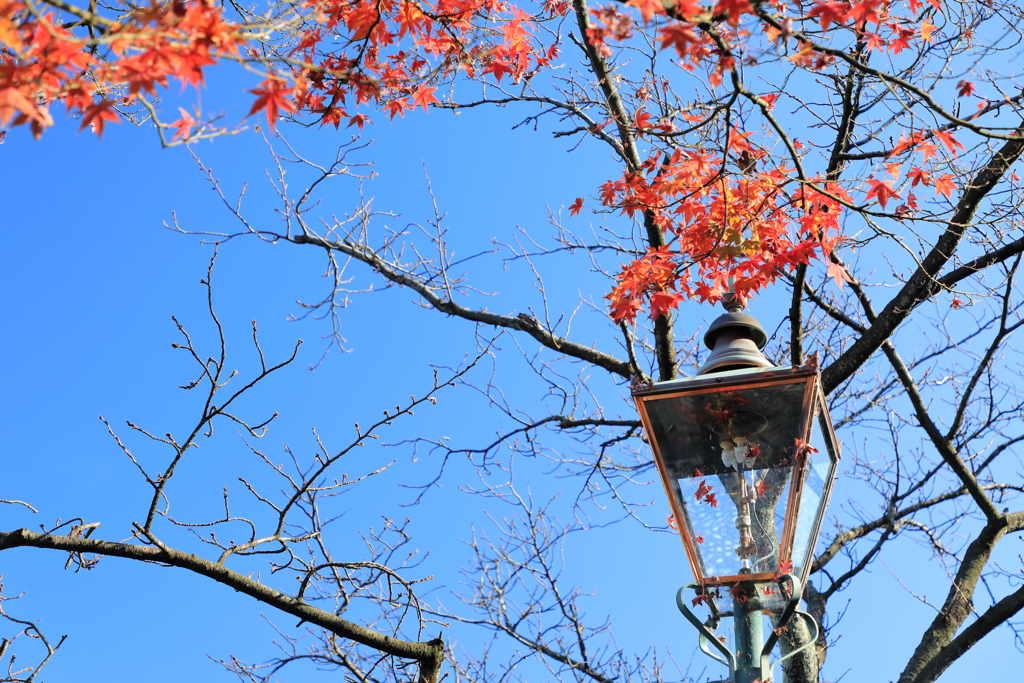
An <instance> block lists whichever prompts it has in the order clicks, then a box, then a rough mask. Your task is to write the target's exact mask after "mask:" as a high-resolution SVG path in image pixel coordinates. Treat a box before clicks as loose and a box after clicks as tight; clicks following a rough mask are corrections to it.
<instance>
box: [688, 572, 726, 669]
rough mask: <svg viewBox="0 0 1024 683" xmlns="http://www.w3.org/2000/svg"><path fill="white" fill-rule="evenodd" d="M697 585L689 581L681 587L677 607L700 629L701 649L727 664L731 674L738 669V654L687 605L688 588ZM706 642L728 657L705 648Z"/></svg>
mask: <svg viewBox="0 0 1024 683" xmlns="http://www.w3.org/2000/svg"><path fill="white" fill-rule="evenodd" d="M697 587H698V585H697V584H695V583H689V584H687V585H685V586H683V587H682V588H680V589H679V592H678V593H676V607H678V608H679V611H680V612H682V614H683V616H684V617H686V620H687V621H689V622H690V623H691V624H693V625H694V627H695V628H696V629H697V630H698V631H700V649H701V651H702V652H704V653H705V654H707V655H708V656H709V657H711V658H712V659H715V660H717V661H719V662H721V663H723V664H725V665H727V666H728V667H729V673H730V675H731V674H732V673H733V672H735V671H736V655H734V654H733V653H732V652H729V648H727V647H726V646H725V645H722V643H721V642H719V640H718V636H716V635H715V634H714V632H713V631H712V630H711V629H709V628H708V627H707V625H706V624H704V623H703V622H701V620H700V619H698V618H697V615H696V614H694V613H693V612H691V611H690V608H689V607H687V606H686V589H687V588H697ZM706 643H711V644H712V645H714V646H715V647H716V648H717V649H718V650H719V651H720V652H721V653H722V654H724V655H725V656H726V659H723V658H721V657H718V656H717V655H715V654H714V653H712V652H711V651H710V650H708V649H705V644H706Z"/></svg>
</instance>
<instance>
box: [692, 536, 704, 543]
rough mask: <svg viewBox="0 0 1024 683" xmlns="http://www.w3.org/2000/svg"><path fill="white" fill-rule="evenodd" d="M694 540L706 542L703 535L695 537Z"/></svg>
mask: <svg viewBox="0 0 1024 683" xmlns="http://www.w3.org/2000/svg"><path fill="white" fill-rule="evenodd" d="M693 540H695V541H697V543H703V542H704V537H703V536H698V537H697V538H695V539H693Z"/></svg>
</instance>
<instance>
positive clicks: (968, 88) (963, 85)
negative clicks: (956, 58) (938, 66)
mask: <svg viewBox="0 0 1024 683" xmlns="http://www.w3.org/2000/svg"><path fill="white" fill-rule="evenodd" d="M973 94H974V82H973V81H957V84H956V95H957V97H970V96H971V95H973Z"/></svg>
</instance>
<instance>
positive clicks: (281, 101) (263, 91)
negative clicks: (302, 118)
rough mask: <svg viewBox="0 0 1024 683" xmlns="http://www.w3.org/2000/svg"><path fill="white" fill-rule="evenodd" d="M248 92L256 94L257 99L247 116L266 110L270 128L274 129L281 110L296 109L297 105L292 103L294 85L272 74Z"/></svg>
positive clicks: (289, 110) (289, 111) (290, 110)
mask: <svg viewBox="0 0 1024 683" xmlns="http://www.w3.org/2000/svg"><path fill="white" fill-rule="evenodd" d="M247 92H250V93H252V94H253V95H256V101H255V102H253V105H252V109H250V110H249V113H248V114H246V116H252V115H253V114H255V113H256V112H258V111H260V110H263V111H264V112H266V115H267V124H268V125H269V126H270V130H274V126H275V125H276V124H277V117H278V116H279V114H280V112H288V113H291V112H294V111H295V105H294V104H293V103H292V86H290V85H288V83H287V82H286V81H284V80H283V79H280V78H275V77H273V76H272V77H270V78H268V79H266V80H265V81H263V82H262V83H260V87H258V88H256V89H255V90H248V91H247Z"/></svg>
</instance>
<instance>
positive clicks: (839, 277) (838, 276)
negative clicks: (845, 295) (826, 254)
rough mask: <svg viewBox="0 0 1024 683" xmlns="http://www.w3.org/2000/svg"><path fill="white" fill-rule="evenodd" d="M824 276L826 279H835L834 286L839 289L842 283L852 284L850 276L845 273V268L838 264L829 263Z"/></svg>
mask: <svg viewBox="0 0 1024 683" xmlns="http://www.w3.org/2000/svg"><path fill="white" fill-rule="evenodd" d="M825 275H826V277H830V278H833V279H835V281H836V285H837V286H838V287H839V289H842V288H843V283H844V282H853V278H851V277H850V274H849V273H848V272H846V268H845V267H843V266H841V265H839V264H838V263H835V262H834V261H830V262H829V264H828V272H827V273H826V274H825Z"/></svg>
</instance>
